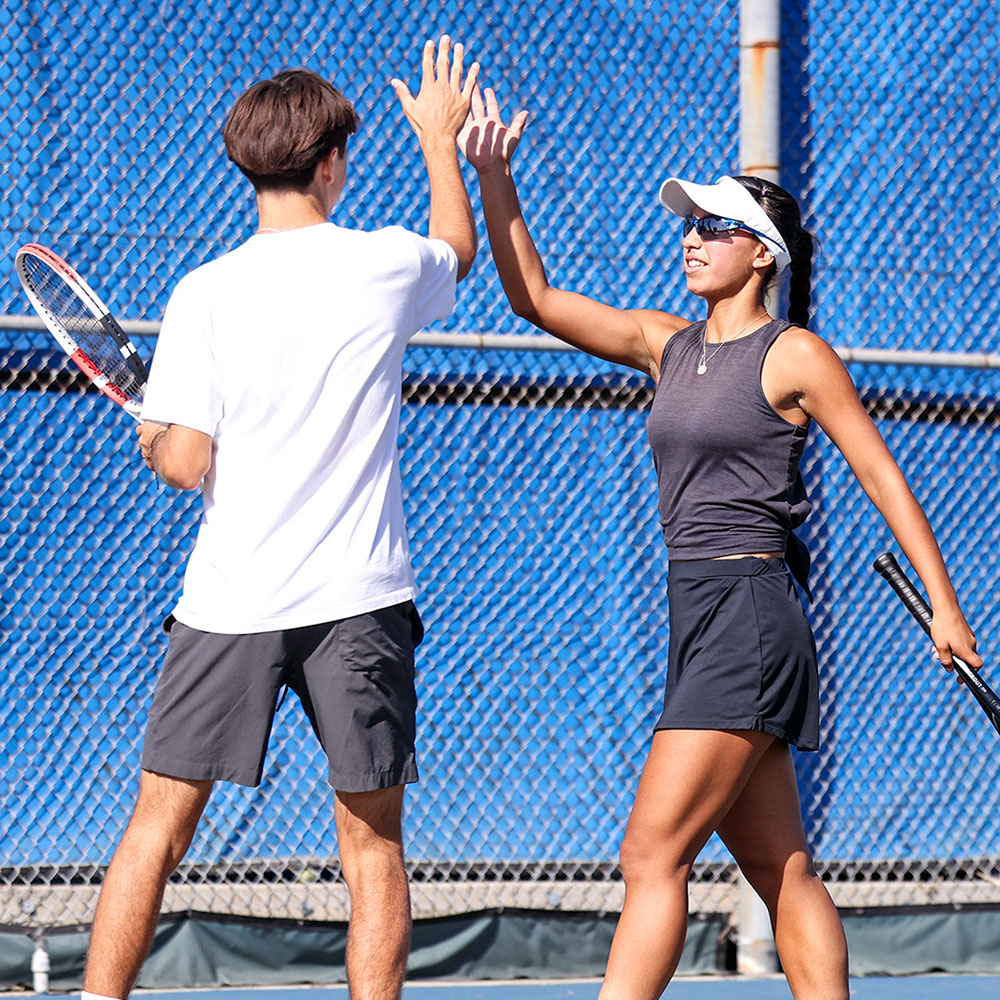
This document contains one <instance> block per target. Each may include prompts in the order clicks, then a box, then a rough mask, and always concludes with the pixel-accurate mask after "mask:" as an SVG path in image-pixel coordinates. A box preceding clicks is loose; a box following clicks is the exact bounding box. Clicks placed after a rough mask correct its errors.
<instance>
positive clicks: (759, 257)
mask: <svg viewBox="0 0 1000 1000" xmlns="http://www.w3.org/2000/svg"><path fill="white" fill-rule="evenodd" d="M752 263H753V266H754V267H756V268H760V269H762V270H763V269H766V268H769V267H771V266H772V265H773V264H774V254H773V253H771V251H770V250H768V249H767V247H766V246H765V245H764V244H763V243H758V244H757V253H756V254H754V258H753V261H752Z"/></svg>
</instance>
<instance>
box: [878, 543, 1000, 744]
mask: <svg viewBox="0 0 1000 1000" xmlns="http://www.w3.org/2000/svg"><path fill="white" fill-rule="evenodd" d="M873 568H874V569H875V571H876V572H877V573H880V574H881V575H882V576H884V577H885V579H886V580H888V581H889V585H890V586H891V587H892V589H893V590H894V591H895V592H896V596H897V597H898V598H899V599H900V600H901V601H902V602H903V605H904V606H905V607H906V610H907V611H909V612H910V614H911V615H913V617H914V618H915V619H916V620H917V622H918V623H919V624H920V627H921V628H922V629H923V630H924V631H925V632H926V633H927V634H928V635H929V636H931V637H932V639H933V640H934V647H935V651H936V652H937V653H938V655H939V656H940V655H941V652H942V651H943V652H944V653H945V654H946V655H950V656H951V665H950V667H949V669H954V670H955V673H956V674H957V676H958V679H959V680H961V681H962V682H963V683H964V684H965V685H966V687H968V689H969V691H970V692H971V693H972V695H973V697H974V698H975V699H976V701H977V702H978V703H979V707H980V708H981V709H982V710H983V711H984V712H985V713H986V717H987V718H988V719H989V720H990V722H991V723H992V724H993V728H994V729H996V731H997V732H998V733H1000V697H998V696H997V693H996V692H995V691H994V690H993V689H992V688H991V687H990V686H989V685H988V684H987V683H986V682H985V681H984V680H983V679H982V678H981V677H980V676H979V674H978V673H977V672H976V671H977V670H978V668H979V667H980V666H982V663H983V661H982V658H981V657H980V656H979V654H978V653H977V652H976V637H975V635H974V634H973V632H972V630H971V629H970V628H969V626H968V624H967V623H966V621H965V618H964V616H963V615H962V613H961V611H957V610H956V611H955V612H952V613H948V612H942V613H940V614H939V615H937V616H934V615H933V613H932V612H931V608H930V606H929V605H928V603H927V602H926V601H925V600H924V599H923V597H921V596H920V594H919V593H917V591H916V588H914V586H913V584H912V583H911V582H910V581H909V580H908V579H907V577H906V575H905V574H904V573H903V571H902V570H901V569H900V568H899V563H898V562H896V559H895V557H894V556H893V555H892V554H891V553H889V552H885V553H883V554H882V555H880V556H879V557H878V558H877V559H876V560H875V563H874V566H873ZM956 615H957V617H956ZM959 619H961V620H960V621H959ZM962 652H964V653H965V656H966V658H967V659H966V658H963V657H962V656H960V655H959V654H960V653H962ZM943 662H944V661H943ZM946 665H947V664H946Z"/></svg>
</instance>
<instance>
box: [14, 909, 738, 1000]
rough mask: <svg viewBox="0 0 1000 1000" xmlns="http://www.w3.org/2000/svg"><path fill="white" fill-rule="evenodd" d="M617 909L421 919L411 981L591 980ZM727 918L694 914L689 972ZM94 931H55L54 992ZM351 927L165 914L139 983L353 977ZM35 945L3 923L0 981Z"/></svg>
mask: <svg viewBox="0 0 1000 1000" xmlns="http://www.w3.org/2000/svg"><path fill="white" fill-rule="evenodd" d="M617 921H618V916H617V914H609V915H606V916H598V915H595V914H586V913H546V912H541V911H515V910H504V911H501V912H488V913H474V914H467V915H463V916H455V917H441V918H438V919H435V920H418V921H416V922H415V923H414V925H413V944H412V948H411V951H410V961H409V967H408V973H407V977H408V978H409V979H437V980H446V979H458V980H460V979H516V978H538V979H559V978H581V977H583V978H586V977H592V976H600V975H603V973H604V967H605V963H606V961H607V957H608V951H609V949H610V947H611V937H612V935H613V934H614V929H615V925H616V924H617ZM723 933H724V921H723V918H722V917H721V916H719V917H710V918H707V919H698V920H695V919H692V920H691V921H690V924H689V927H688V938H687V944H686V945H685V948H684V954H683V956H682V958H681V966H680V971H682V972H685V973H698V972H713V971H715V969H716V968H717V967H718V965H717V954H718V950H719V947H720V940H721V938H722V935H723ZM87 939H88V932H87V931H86V930H78V929H73V930H66V931H56V932H52V933H50V934H48V935H47V937H46V944H47V947H48V951H49V957H50V961H51V973H50V986H51V989H53V990H77V989H79V988H80V986H81V983H82V979H83V963H84V955H85V953H86V948H87ZM346 941H347V925H346V924H342V923H330V924H317V923H309V922H306V921H302V922H298V923H287V922H279V921H270V920H245V919H239V918H235V917H219V916H209V915H204V914H181V915H170V916H165V917H163V918H162V919H161V921H160V924H159V926H158V928H157V930H156V936H155V938H154V941H153V948H152V951H151V953H150V956H149V958H148V959H147V961H146V964H145V965H144V966H143V968H142V972H141V973H140V976H139V981H138V983H137V985H138V986H139V987H142V988H146V989H171V988H183V987H195V986H199V987H215V986H277V985H292V984H297V983H302V984H320V983H338V982H343V981H344V978H345V976H344V949H345V945H346ZM33 949H34V944H33V942H32V940H31V938H30V937H29V936H28V935H27V934H26V933H24V932H23V931H21V932H17V931H14V930H7V931H6V932H3V931H0V989H15V988H18V987H30V985H31V971H30V967H31V954H32V951H33Z"/></svg>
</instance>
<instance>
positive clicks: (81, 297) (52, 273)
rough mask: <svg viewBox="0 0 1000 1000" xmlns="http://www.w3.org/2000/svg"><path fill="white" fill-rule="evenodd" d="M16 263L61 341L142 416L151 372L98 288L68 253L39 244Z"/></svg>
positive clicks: (107, 390) (90, 374) (107, 391)
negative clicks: (83, 275) (74, 265)
mask: <svg viewBox="0 0 1000 1000" xmlns="http://www.w3.org/2000/svg"><path fill="white" fill-rule="evenodd" d="M14 267H15V269H16V270H17V276H18V278H19V279H20V281H21V285H22V287H23V288H24V290H25V292H26V293H27V295H28V298H29V299H30V300H31V304H32V306H33V307H34V309H35V312H36V313H38V315H39V316H40V317H41V318H42V320H43V321H44V323H45V325H46V326H47V327H48V328H49V332H50V333H51V334H52V336H53V337H55V338H56V340H57V341H58V343H59V346H60V347H61V348H62V349H63V350H64V351H65V352H66V353H67V354H68V355H69V356H70V358H71V359H72V360H73V361H74V362H76V364H77V365H78V366H79V368H80V370H81V371H82V372H83V373H84V375H86V376H87V378H89V379H90V380H91V382H93V383H94V385H96V386H97V388H98V389H100V390H101V392H103V393H104V395H105V396H108V397H109V398H111V399H113V400H114V401H115V402H116V403H117V404H118V405H119V406H121V407H122V408H123V409H124V410H125V412H126V413H127V414H128V415H129V416H131V417H134V418H135V419H136V420H139V419H140V417H139V411H140V410H141V409H142V399H143V394H144V393H145V390H146V381H147V379H148V378H149V373H148V371H147V370H146V366H145V365H144V364H143V363H142V360H141V358H140V357H139V355H138V354H137V353H136V349H135V345H134V344H133V343H132V341H131V340H129V338H128V337H127V336H126V334H125V332H124V331H123V330H122V328H121V327H120V326H119V325H118V321H117V320H116V319H115V318H114V317H113V316H112V315H111V311H110V310H109V309H108V307H107V306H106V305H105V304H104V303H103V302H102V301H101V300H100V298H98V296H97V293H96V292H95V291H94V290H93V289H92V288H91V287H90V285H88V284H87V282H86V281H84V280H83V278H81V277H80V275H78V274H77V273H76V271H74V270H73V268H71V267H70V266H69V264H67V263H66V261H64V260H63V259H62V257H60V256H59V255H58V254H56V253H53V252H52V251H51V250H49V249H47V248H46V247H43V246H39V245H38V244H37V243H28V244H27V245H26V246H23V247H21V249H20V250H18V251H17V255H16V256H15V258H14Z"/></svg>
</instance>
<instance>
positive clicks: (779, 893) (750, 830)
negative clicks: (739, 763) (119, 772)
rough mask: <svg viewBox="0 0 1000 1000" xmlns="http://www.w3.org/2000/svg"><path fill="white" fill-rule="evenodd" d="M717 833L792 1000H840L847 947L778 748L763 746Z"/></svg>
mask: <svg viewBox="0 0 1000 1000" xmlns="http://www.w3.org/2000/svg"><path fill="white" fill-rule="evenodd" d="M718 830H719V835H720V836H721V837H722V839H723V840H724V841H725V843H726V846H727V847H728V848H729V850H730V851H731V852H732V854H733V857H734V858H736V861H737V863H738V864H739V866H740V868H741V869H742V871H743V874H744V875H746V877H747V879H749V881H750V884H751V885H752V886H753V887H754V889H756V890H757V893H758V895H759V896H760V897H761V899H763V900H764V903H765V904H766V905H767V908H768V911H769V912H770V914H771V924H772V926H773V927H774V940H775V944H776V945H777V948H778V955H779V957H780V958H781V965H782V968H783V969H784V970H785V975H786V976H787V977H788V985H789V987H790V988H791V990H792V995H793V996H794V997H795V1000H847V996H848V989H849V987H848V982H847V941H846V939H845V937H844V929H843V926H842V924H841V922H840V917H839V916H838V914H837V910H836V907H835V906H834V905H833V901H832V900H831V899H830V894H829V893H828V892H827V891H826V887H825V886H824V885H823V883H822V882H821V881H820V879H819V877H818V876H817V875H816V873H815V871H814V870H813V866H812V858H811V857H810V854H809V848H808V846H807V845H806V838H805V833H804V832H803V829H802V814H801V810H800V807H799V794H798V787H797V785H796V782H795V770H794V768H793V767H792V758H791V753H790V752H789V750H788V747H787V746H786V745H785V744H784V743H780V742H775V743H774V744H773V745H772V746H771V747H769V748H768V750H767V752H766V753H765V754H764V756H763V757H762V758H761V759H760V762H759V763H758V764H757V767H756V768H755V769H754V772H753V774H752V775H751V776H750V779H749V781H747V783H746V786H745V787H744V789H743V791H742V792H741V793H740V796H739V798H738V799H737V800H736V802H735V803H734V805H733V807H732V809H730V810H729V812H728V813H727V815H726V816H725V818H724V819H723V820H722V822H721V823H720V824H719V827H718Z"/></svg>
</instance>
